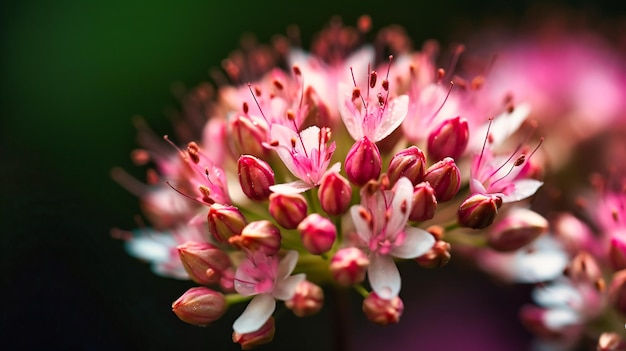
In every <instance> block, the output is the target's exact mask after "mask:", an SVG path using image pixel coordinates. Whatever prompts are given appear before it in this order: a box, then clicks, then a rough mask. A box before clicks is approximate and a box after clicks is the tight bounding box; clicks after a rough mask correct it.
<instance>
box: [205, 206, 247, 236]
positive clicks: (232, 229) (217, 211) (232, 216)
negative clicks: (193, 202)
mask: <svg viewBox="0 0 626 351" xmlns="http://www.w3.org/2000/svg"><path fill="white" fill-rule="evenodd" d="M207 220H208V222H209V233H211V235H212V236H213V238H214V239H215V240H216V241H218V242H220V243H224V242H227V241H228V239H229V238H230V237H232V236H233V235H238V234H239V233H241V229H243V227H244V226H245V225H246V220H245V218H243V215H242V214H241V212H239V210H238V209H237V207H234V206H227V205H221V204H213V205H211V206H210V207H209V214H208V215H207Z"/></svg>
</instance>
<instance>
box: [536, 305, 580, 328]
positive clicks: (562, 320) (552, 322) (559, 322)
mask: <svg viewBox="0 0 626 351" xmlns="http://www.w3.org/2000/svg"><path fill="white" fill-rule="evenodd" d="M581 321H582V318H581V316H580V315H579V314H578V313H576V312H574V311H573V310H571V309H569V308H559V309H550V310H547V311H546V313H545V316H544V323H545V324H546V327H548V328H550V329H552V330H560V329H562V328H565V327H567V326H570V325H574V324H578V323H580V322H581Z"/></svg>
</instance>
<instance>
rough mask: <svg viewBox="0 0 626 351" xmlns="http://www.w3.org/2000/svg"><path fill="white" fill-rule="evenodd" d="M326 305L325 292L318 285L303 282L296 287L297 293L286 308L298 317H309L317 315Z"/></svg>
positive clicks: (287, 302) (288, 301) (286, 302)
mask: <svg viewBox="0 0 626 351" xmlns="http://www.w3.org/2000/svg"><path fill="white" fill-rule="evenodd" d="M323 305H324V291H323V290H322V288H320V287H319V286H318V285H315V284H313V283H311V282H310V281H308V280H303V281H301V282H300V284H298V286H297V287H296V292H295V294H294V295H293V297H292V298H291V299H290V300H287V301H285V306H287V308H288V309H290V310H292V311H293V314H295V315H296V316H298V317H307V316H311V315H314V314H316V313H317V312H319V311H320V310H321V309H322V306H323Z"/></svg>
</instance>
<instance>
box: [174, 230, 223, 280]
mask: <svg viewBox="0 0 626 351" xmlns="http://www.w3.org/2000/svg"><path fill="white" fill-rule="evenodd" d="M177 249H178V256H179V257H180V261H181V262H182V263H183V267H185V270H186V271H187V274H189V277H190V278H191V279H192V280H193V281H194V282H196V283H198V284H202V285H209V284H215V283H217V282H219V281H220V279H221V277H222V272H224V271H225V270H226V269H228V268H229V267H230V259H229V258H228V255H227V254H226V253H225V252H224V251H222V250H220V249H219V248H217V247H215V246H213V245H211V244H208V243H197V242H192V241H190V242H186V243H184V244H182V245H179V246H178V247H177Z"/></svg>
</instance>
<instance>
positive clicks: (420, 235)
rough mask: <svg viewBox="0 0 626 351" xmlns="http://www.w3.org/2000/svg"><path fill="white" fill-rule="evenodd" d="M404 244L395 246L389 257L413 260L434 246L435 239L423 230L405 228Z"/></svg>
mask: <svg viewBox="0 0 626 351" xmlns="http://www.w3.org/2000/svg"><path fill="white" fill-rule="evenodd" d="M404 232H405V234H406V238H405V240H404V243H402V245H400V246H396V247H394V248H393V250H392V251H391V255H392V256H394V257H398V258H415V257H420V256H422V255H423V254H425V253H427V252H428V250H430V249H431V248H432V247H433V246H434V245H435V237H434V236H432V234H430V233H429V232H427V231H425V230H424V229H420V228H414V227H406V228H405V229H404Z"/></svg>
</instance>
